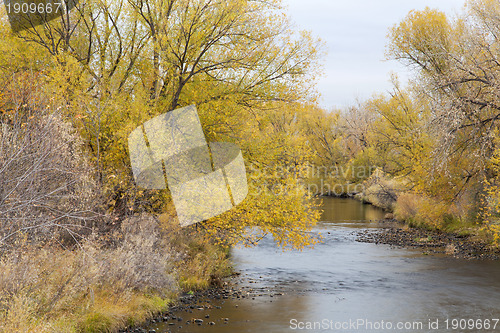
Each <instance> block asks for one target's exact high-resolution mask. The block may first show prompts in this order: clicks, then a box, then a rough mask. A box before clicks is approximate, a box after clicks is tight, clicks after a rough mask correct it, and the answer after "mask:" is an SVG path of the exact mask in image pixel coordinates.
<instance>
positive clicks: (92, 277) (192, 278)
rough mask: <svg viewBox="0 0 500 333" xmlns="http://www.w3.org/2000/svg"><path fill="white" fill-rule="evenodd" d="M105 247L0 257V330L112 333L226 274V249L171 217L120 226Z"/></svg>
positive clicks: (96, 244) (22, 251) (30, 248)
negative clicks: (181, 227)
mask: <svg viewBox="0 0 500 333" xmlns="http://www.w3.org/2000/svg"><path fill="white" fill-rule="evenodd" d="M114 236H115V237H117V238H118V239H121V241H120V242H119V244H111V243H109V242H107V241H106V240H105V239H104V238H103V237H101V238H94V239H92V238H89V239H87V240H85V241H82V242H80V244H79V245H78V246H76V247H75V248H73V249H67V248H66V249H65V248H64V247H62V246H61V244H57V243H55V244H46V245H44V246H43V247H39V246H35V245H33V244H30V243H29V242H27V241H26V242H23V243H19V244H17V245H18V246H17V247H16V248H15V249H10V250H9V251H8V252H4V255H3V257H2V259H1V260H0V290H1V291H2V292H1V294H0V332H5V333H7V332H8V333H11V332H89V333H90V332H114V331H117V330H118V329H121V328H125V327H128V326H130V325H137V324H140V323H142V322H145V321H146V320H147V319H149V318H151V317H152V316H153V315H154V314H155V313H158V312H162V311H165V310H167V309H168V307H169V306H170V305H171V303H172V302H173V301H175V299H176V297H177V295H178V294H179V293H180V292H181V291H189V290H195V289H200V288H206V287H208V286H209V285H210V284H211V283H213V282H217V281H220V279H221V278H222V277H223V276H224V275H226V274H229V273H230V271H231V269H230V265H229V261H228V259H227V252H226V251H225V250H223V249H221V248H219V247H216V246H214V245H212V244H211V243H210V241H209V240H207V239H206V238H204V237H203V236H202V235H201V233H197V232H196V231H195V230H189V229H187V230H181V229H180V228H178V227H175V224H174V223H172V220H171V219H161V221H160V220H158V219H155V218H153V217H151V216H147V215H143V216H140V217H132V218H129V219H127V220H125V221H123V222H122V223H121V227H120V228H118V229H117V230H116V231H114Z"/></svg>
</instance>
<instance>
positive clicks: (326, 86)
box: [283, 0, 465, 109]
mask: <svg viewBox="0 0 500 333" xmlns="http://www.w3.org/2000/svg"><path fill="white" fill-rule="evenodd" d="M464 3H465V0H283V5H284V6H286V7H287V8H288V14H289V17H290V19H291V20H292V22H293V23H295V26H296V28H298V29H300V30H309V31H311V32H312V33H313V35H315V36H317V37H320V38H321V39H322V40H323V42H324V43H325V44H326V50H325V51H326V52H327V55H326V56H325V57H324V58H323V64H324V75H323V76H322V77H321V78H320V79H319V80H318V86H317V89H318V90H319V92H320V93H321V96H322V97H321V100H320V104H321V105H322V106H323V107H325V108H327V109H330V108H342V107H346V106H350V105H354V104H356V101H357V100H361V101H362V100H366V99H368V98H370V97H371V96H372V95H373V94H374V93H385V92H388V91H390V90H391V83H390V75H391V73H396V74H397V75H398V77H399V79H400V81H401V82H402V83H404V82H406V81H407V79H408V77H409V75H410V73H409V71H408V70H407V69H406V68H405V67H404V66H402V65H401V64H399V63H398V62H396V61H386V60H385V55H384V53H385V49H386V46H387V43H388V39H387V33H388V31H389V28H391V27H392V26H394V25H395V24H396V23H398V22H400V21H401V20H403V19H404V18H405V17H406V15H407V14H408V12H409V11H410V10H412V9H417V10H421V9H425V7H431V8H437V9H439V10H442V11H444V12H445V13H446V14H449V15H451V16H453V15H456V14H458V13H460V12H461V11H462V9H463V7H464Z"/></svg>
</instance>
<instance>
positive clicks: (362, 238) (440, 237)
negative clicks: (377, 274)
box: [357, 219, 500, 260]
mask: <svg viewBox="0 0 500 333" xmlns="http://www.w3.org/2000/svg"><path fill="white" fill-rule="evenodd" d="M357 237H358V238H357V241H359V242H364V243H374V244H387V245H391V246H397V247H406V248H419V249H421V250H422V251H423V253H424V254H445V255H449V256H453V257H456V258H461V259H491V260H498V259H500V249H498V248H495V247H493V246H491V245H490V244H488V243H486V242H484V241H483V240H481V239H479V238H478V237H475V236H473V235H464V234H458V233H453V232H442V231H436V230H426V229H423V228H411V227H409V226H408V225H406V224H403V223H401V222H399V221H397V220H395V219H391V220H384V221H382V227H381V230H378V231H372V230H364V231H361V232H358V233H357Z"/></svg>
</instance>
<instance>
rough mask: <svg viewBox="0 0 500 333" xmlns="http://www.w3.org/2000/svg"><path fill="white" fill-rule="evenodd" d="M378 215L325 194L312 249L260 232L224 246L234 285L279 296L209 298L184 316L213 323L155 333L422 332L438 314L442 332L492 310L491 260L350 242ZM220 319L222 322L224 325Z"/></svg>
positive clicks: (495, 286)
mask: <svg viewBox="0 0 500 333" xmlns="http://www.w3.org/2000/svg"><path fill="white" fill-rule="evenodd" d="M383 215H384V213H383V212H382V211H380V210H377V209H375V208H373V207H371V206H368V205H363V204H361V203H359V202H356V201H354V200H349V199H329V198H327V199H325V200H324V213H323V218H322V220H323V222H321V223H320V225H319V226H318V228H316V230H315V232H321V233H322V235H323V237H324V242H323V243H321V244H319V245H317V246H316V247H315V248H314V249H310V250H304V251H302V252H285V253H283V252H281V251H280V250H279V249H277V248H276V247H275V246H274V243H273V242H272V240H271V239H264V240H263V241H262V242H261V243H260V244H259V245H258V246H257V247H255V248H251V249H248V248H236V249H234V250H233V252H232V255H233V260H234V262H235V265H236V268H237V269H238V270H239V271H241V272H242V273H243V274H242V279H241V281H240V285H241V287H242V288H246V289H247V290H249V289H250V288H251V289H254V290H270V291H271V294H273V293H276V292H280V293H283V294H284V295H283V296H274V297H270V296H269V295H264V296H260V297H259V296H257V297H255V300H252V299H251V298H247V299H236V300H232V299H229V300H226V301H225V302H222V301H218V302H215V303H213V304H214V306H215V305H218V306H221V307H222V308H221V309H216V308H213V309H211V310H203V313H200V314H196V313H193V314H188V317H185V318H184V319H186V320H187V319H191V317H193V316H196V315H198V316H201V315H206V314H209V316H210V319H208V320H209V321H214V322H215V325H213V326H209V325H207V322H204V324H203V325H202V326H197V325H185V324H184V325H182V326H183V327H182V328H181V329H179V328H177V325H176V326H175V327H172V326H163V327H160V326H158V327H155V328H157V329H158V330H157V332H166V331H171V332H202V331H203V332H221V333H224V332H291V331H293V330H292V329H291V328H290V320H292V319H295V320H296V321H297V322H321V321H322V320H324V319H328V320H333V321H335V322H348V321H353V320H367V321H371V322H380V321H382V320H383V321H385V322H393V323H397V322H411V323H422V325H423V326H422V327H423V329H409V330H404V331H405V332H424V331H425V332H427V331H429V329H428V325H429V321H431V322H435V320H437V319H439V320H440V326H439V329H437V330H432V332H449V330H446V329H445V327H444V320H446V319H447V318H449V319H453V318H459V319H460V318H465V319H488V318H490V319H491V318H499V317H500V300H499V296H500V279H499V278H500V263H499V262H493V261H467V260H459V259H452V258H446V257H433V256H423V255H422V254H421V253H420V252H419V251H418V250H409V249H397V248H396V249H395V248H391V247H389V246H386V245H375V244H366V243H358V242H356V241H355V240H356V235H355V233H356V231H359V228H373V227H377V225H378V224H377V222H375V220H378V219H380V218H381V217H383ZM370 220H372V221H371V222H370ZM194 318H195V317H194ZM221 318H229V322H228V323H227V324H224V321H223V320H221ZM499 326H500V325H499ZM497 330H500V327H497ZM313 331H314V332H319V331H321V330H313ZM338 331H340V332H358V331H359V332H365V331H370V330H368V329H366V328H364V329H362V328H361V329H358V330H353V329H346V330H338ZM400 331H401V330H400ZM473 331H474V330H473ZM489 331H491V332H492V331H493V330H489ZM483 332H488V330H483Z"/></svg>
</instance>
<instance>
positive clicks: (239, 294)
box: [119, 273, 283, 333]
mask: <svg viewBox="0 0 500 333" xmlns="http://www.w3.org/2000/svg"><path fill="white" fill-rule="evenodd" d="M239 275H240V274H239V273H235V274H233V276H232V277H229V278H228V279H227V281H226V282H225V283H224V286H223V287H214V288H210V289H207V290H202V291H197V292H194V293H192V294H183V295H181V296H180V297H179V299H178V300H177V301H176V303H175V305H173V306H172V307H170V309H169V310H168V311H167V312H165V313H162V314H159V315H157V316H155V317H154V318H152V319H151V320H150V321H149V322H147V323H143V324H141V325H140V327H129V328H128V329H125V330H120V331H119V333H154V332H156V331H155V330H154V329H148V328H145V327H148V326H151V325H153V324H155V323H160V322H164V323H166V324H167V325H169V326H172V328H176V327H178V326H184V325H199V326H202V325H203V326H207V325H209V326H212V325H221V324H222V325H224V324H228V323H229V321H230V320H231V318H210V316H208V315H206V314H205V313H204V311H203V310H209V309H213V308H217V309H220V308H221V306H220V305H217V303H218V304H220V303H221V301H222V303H223V302H224V301H225V300H228V299H233V300H236V299H251V300H255V299H256V298H260V297H270V298H272V297H279V296H282V295H283V293H282V292H278V291H277V290H270V289H267V288H259V287H257V288H250V287H242V288H236V286H237V285H238V282H237V281H235V280H237V279H238V276H239ZM214 303H215V304H214ZM194 317H196V319H193V318H194Z"/></svg>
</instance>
